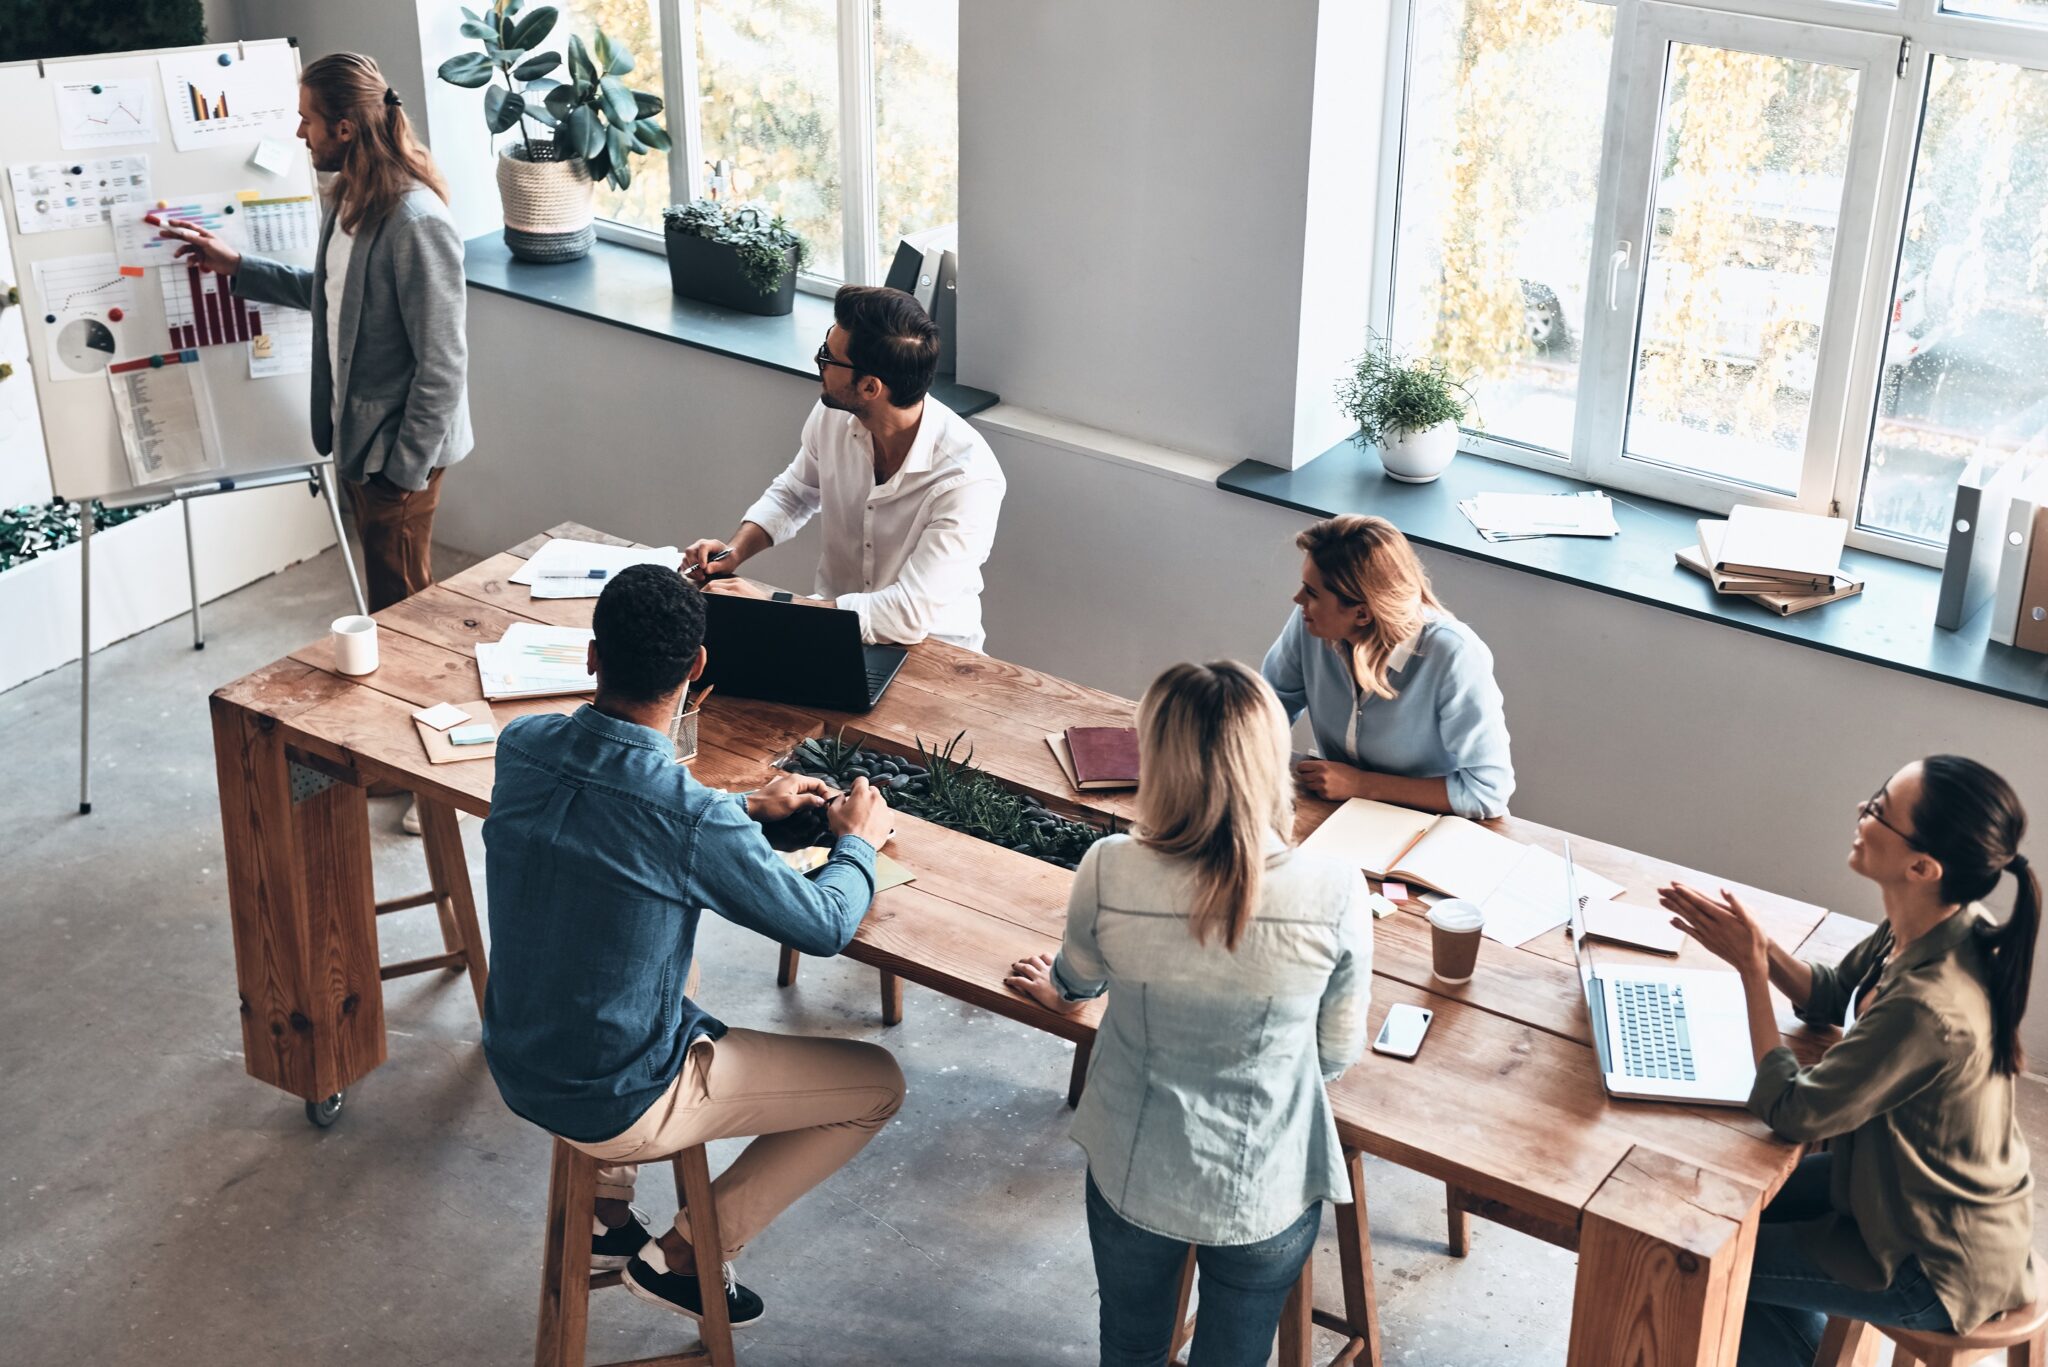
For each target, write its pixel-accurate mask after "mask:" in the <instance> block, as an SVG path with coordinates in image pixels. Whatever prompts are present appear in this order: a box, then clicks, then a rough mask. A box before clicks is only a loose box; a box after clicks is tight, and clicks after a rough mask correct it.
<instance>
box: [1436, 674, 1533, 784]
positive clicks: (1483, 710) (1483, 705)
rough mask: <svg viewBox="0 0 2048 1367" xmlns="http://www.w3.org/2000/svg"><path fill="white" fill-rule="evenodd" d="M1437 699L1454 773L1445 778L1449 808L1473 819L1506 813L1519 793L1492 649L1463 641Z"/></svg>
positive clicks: (1440, 725)
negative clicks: (1511, 800)
mask: <svg viewBox="0 0 2048 1367" xmlns="http://www.w3.org/2000/svg"><path fill="white" fill-rule="evenodd" d="M1450 665H1451V668H1450V670H1449V673H1448V674H1447V675H1446V677H1445V681H1444V690H1443V693H1442V695H1441V696H1440V697H1439V698H1438V699H1437V729H1438V733H1439V735H1440V736H1441V738H1442V743H1443V747H1444V751H1445V753H1446V754H1448V755H1449V756H1450V762H1451V772H1450V773H1449V774H1447V775H1446V776H1445V778H1444V783H1445V786H1446V787H1447V788H1448V789H1449V795H1450V799H1451V810H1452V811H1453V812H1455V813H1456V814H1457V815H1459V816H1462V817H1468V818H1471V819H1473V820H1485V819H1487V818H1488V817H1496V816H1506V815H1507V810H1508V798H1510V797H1511V796H1513V795H1514V791H1515V769H1514V764H1513V762H1512V761H1511V760H1510V759H1509V757H1508V721H1507V712H1506V710H1505V700H1504V699H1503V698H1502V697H1501V692H1500V685H1499V684H1498V683H1496V682H1494V678H1493V652H1492V651H1490V650H1488V649H1487V648H1486V646H1485V644H1484V643H1483V642H1481V641H1479V640H1478V639H1476V638H1472V637H1467V638H1465V639H1464V640H1462V641H1461V642H1460V644H1459V647H1458V651H1457V654H1456V656H1455V657H1454V658H1453V659H1452V660H1451V662H1450Z"/></svg>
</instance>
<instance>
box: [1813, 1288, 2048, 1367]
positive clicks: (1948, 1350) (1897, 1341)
mask: <svg viewBox="0 0 2048 1367" xmlns="http://www.w3.org/2000/svg"><path fill="white" fill-rule="evenodd" d="M1880 1336H1882V1337H1884V1338H1888V1339H1890V1340H1891V1341H1892V1344H1893V1353H1892V1367H1915V1364H1918V1363H1925V1364H1926V1367H1965V1364H1967V1363H1972V1362H1976V1361H1978V1360H1979V1359H1981V1358H1983V1357H1985V1356H1987V1355H1988V1354H1991V1353H1995V1352H1997V1351H1998V1350H1999V1349H2001V1348H2003V1349H2004V1350H2005V1361H2006V1365H2007V1367H2044V1364H2048V1353H2044V1345H2048V1301H2044V1300H2043V1299H2042V1298H2041V1294H2040V1291H2039V1290H2038V1289H2036V1291H2035V1293H2034V1299H2033V1300H2031V1301H2029V1302H2027V1303H2026V1304H2025V1305H2023V1306H2021V1307H2019V1309H2017V1310H2008V1311H2006V1312H2005V1313H2004V1314H2002V1315H1995V1316H1993V1317H1992V1318H1990V1319H1988V1320H1986V1321H1985V1322H1984V1323H1982V1324H1980V1325H1978V1326H1977V1327H1976V1328H1975V1329H1972V1330H1971V1331H1970V1332H1969V1333H1967V1334H1931V1333H1928V1332H1926V1331H1924V1330H1920V1329H1888V1328H1885V1327H1884V1326H1882V1325H1871V1324H1865V1323H1864V1322H1863V1321H1861V1320H1850V1319H1842V1318H1839V1317H1837V1316H1833V1315H1830V1316H1829V1317H1828V1328H1827V1333H1826V1334H1824V1335H1823V1336H1822V1337H1821V1341H1820V1351H1819V1352H1818V1353H1815V1354H1814V1355H1813V1367H1869V1364H1871V1363H1874V1362H1876V1361H1877V1341H1878V1338H1879V1337H1880Z"/></svg>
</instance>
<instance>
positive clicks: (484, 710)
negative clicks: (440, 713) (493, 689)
mask: <svg viewBox="0 0 2048 1367" xmlns="http://www.w3.org/2000/svg"><path fill="white" fill-rule="evenodd" d="M449 706H451V707H459V708H461V709H462V710H463V711H464V712H467V713H468V714H469V720H468V721H466V722H463V723H462V724H461V726H452V727H450V728H449V730H450V731H459V730H461V729H462V727H463V726H470V725H473V724H475V723H476V722H480V721H483V722H489V723H490V724H491V725H492V726H493V727H494V728H495V727H496V726H497V725H498V719H497V718H496V717H494V716H492V715H491V705H490V704H489V703H487V702H485V701H484V700H483V699H482V698H478V699H476V700H475V701H473V702H458V703H450V704H449ZM412 724H413V725H414V726H416V727H418V728H419V733H420V744H421V745H424V746H425V747H426V748H427V758H428V759H429V760H431V761H432V762H433V763H435V764H453V763H455V762H456V761H458V760H465V759H490V758H491V757H492V756H494V755H496V754H497V753H498V742H497V741H495V740H493V741H492V742H491V743H490V744H488V745H452V744H450V743H449V740H448V732H447V731H437V730H435V729H434V728H433V727H431V726H429V725H427V724H426V723H425V722H423V721H421V720H420V719H419V718H418V717H414V718H413V719H412Z"/></svg>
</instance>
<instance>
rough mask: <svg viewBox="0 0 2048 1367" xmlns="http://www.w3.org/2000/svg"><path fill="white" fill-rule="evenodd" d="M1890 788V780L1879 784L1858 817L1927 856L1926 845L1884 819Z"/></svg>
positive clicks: (1860, 809) (1858, 813) (1861, 808)
mask: <svg viewBox="0 0 2048 1367" xmlns="http://www.w3.org/2000/svg"><path fill="white" fill-rule="evenodd" d="M1890 786H1891V780H1890V779H1886V780H1885V781H1884V782H1883V783H1880V784H1878V785H1877V791H1876V792H1874V793H1872V794H1871V795H1870V796H1869V797H1867V798H1865V799H1864V800H1863V804H1862V805H1861V806H1859V807H1858V808H1857V809H1856V814H1857V815H1858V816H1867V817H1869V818H1870V819H1871V820H1872V821H1875V822H1876V823H1877V824H1878V825H1880V826H1882V827H1884V828H1885V829H1886V830H1888V831H1890V832H1891V833H1892V834H1893V835H1895V836H1897V837H1898V838H1899V839H1901V840H1903V841H1905V842H1906V845H1907V847H1908V848H1910V849H1915V850H1918V851H1920V852H1921V853H1922V854H1925V853H1926V852H1927V847H1926V846H1925V845H1922V844H1921V843H1920V842H1919V841H1918V840H1915V839H1914V838H1913V837H1912V836H1911V835H1908V834H1907V833H1906V832H1904V831H1902V830H1900V829H1899V828H1898V827H1897V826H1894V825H1892V823H1891V822H1889V821H1886V820H1885V819H1884V804H1885V802H1886V801H1887V800H1888V799H1889V798H1890V796H1891V795H1890V794H1889V793H1887V792H1886V791H1885V789H1887V788H1889V787H1890Z"/></svg>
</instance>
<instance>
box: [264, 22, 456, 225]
mask: <svg viewBox="0 0 2048 1367" xmlns="http://www.w3.org/2000/svg"><path fill="white" fill-rule="evenodd" d="M299 84H300V85H302V86H304V87H305V88H306V89H307V90H308V91H310V92H312V96H313V104H314V107H315V108H317V109H318V110H319V111H320V117H321V118H322V119H324V120H326V122H327V123H328V125H329V126H330V127H331V126H333V125H334V124H337V123H340V122H341V121H342V120H343V119H347V120H348V121H349V122H350V123H352V124H354V125H355V133H356V135H355V137H354V138H352V139H350V141H349V142H348V144H347V150H346V151H345V152H343V154H342V163H341V169H340V170H339V171H337V172H335V175H334V195H335V204H336V206H337V207H336V210H335V212H336V215H337V217H338V218H339V221H340V223H341V227H342V229H343V231H345V232H349V233H355V232H360V231H361V230H362V228H363V227H364V225H366V224H367V225H369V226H372V227H374V226H375V225H377V224H379V223H382V222H383V221H384V219H385V217H386V216H387V215H389V214H390V212H391V211H392V209H394V208H396V207H397V205H398V201H399V200H401V199H403V198H404V197H405V196H406V194H407V192H408V191H410V190H411V189H412V188H413V186H414V185H415V184H419V185H424V186H426V187H427V188H428V189H429V190H432V191H433V192H434V193H435V194H437V195H439V196H440V197H441V202H442V203H443V204H446V203H447V202H448V183H447V182H446V181H444V180H442V179H441V172H440V171H439V170H438V169H436V167H435V166H434V159H433V157H431V156H430V155H428V153H427V149H426V148H424V147H422V146H421V145H420V143H419V140H418V139H417V138H415V137H413V135H412V122H411V120H409V119H407V118H406V117H405V109H404V104H403V101H401V100H400V99H399V98H398V92H397V91H396V90H393V89H392V88H391V86H390V84H389V83H388V82H387V81H385V79H384V73H383V72H381V71H379V70H378V69H377V64H376V63H375V62H373V61H371V60H370V59H369V58H368V57H365V56H363V55H362V54H361V53H359V52H335V53H330V54H329V55H327V56H325V57H322V58H321V59H320V60H319V61H317V62H314V63H313V64H312V65H311V66H309V67H307V68H306V69H305V70H304V71H301V72H300V73H299Z"/></svg>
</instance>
